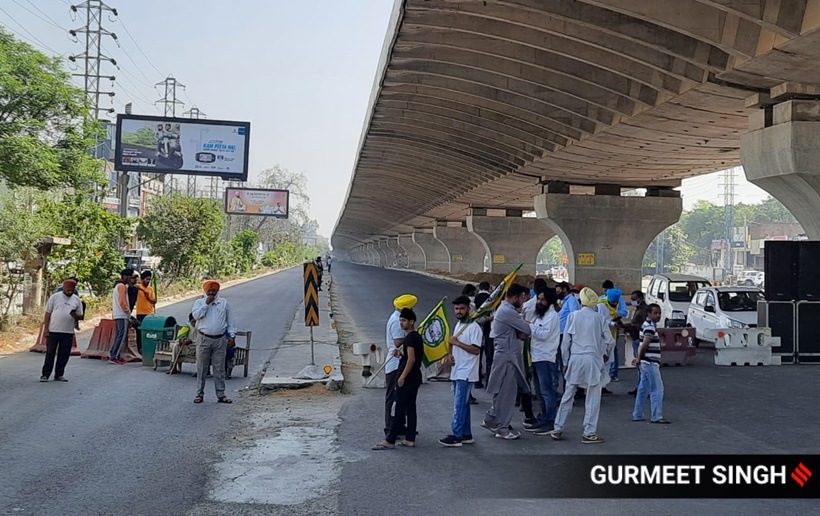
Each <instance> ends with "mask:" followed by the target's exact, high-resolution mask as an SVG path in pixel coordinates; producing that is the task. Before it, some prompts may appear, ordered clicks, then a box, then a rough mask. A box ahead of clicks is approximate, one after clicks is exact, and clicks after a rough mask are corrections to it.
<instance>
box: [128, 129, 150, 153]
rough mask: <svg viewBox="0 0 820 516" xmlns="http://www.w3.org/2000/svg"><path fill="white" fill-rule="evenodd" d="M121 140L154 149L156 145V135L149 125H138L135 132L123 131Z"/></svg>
mask: <svg viewBox="0 0 820 516" xmlns="http://www.w3.org/2000/svg"><path fill="white" fill-rule="evenodd" d="M122 142H123V143H129V144H131V145H141V146H143V147H150V148H152V149H154V148H156V146H157V136H156V134H155V133H154V130H153V129H151V128H150V127H140V128H139V129H137V132H135V133H128V132H125V131H123V133H122Z"/></svg>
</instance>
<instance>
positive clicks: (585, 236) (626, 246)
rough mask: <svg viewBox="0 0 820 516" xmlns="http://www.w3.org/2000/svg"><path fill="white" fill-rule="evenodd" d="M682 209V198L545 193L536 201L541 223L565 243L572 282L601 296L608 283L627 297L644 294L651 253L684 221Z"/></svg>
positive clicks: (676, 193) (671, 191) (672, 191)
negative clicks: (636, 292) (654, 245)
mask: <svg viewBox="0 0 820 516" xmlns="http://www.w3.org/2000/svg"><path fill="white" fill-rule="evenodd" d="M668 193H669V194H670V195H679V193H678V192H676V191H674V190H670V191H669V192H668ZM682 209H683V203H682V202H681V198H680V197H621V196H618V195H570V194H564V193H545V194H541V195H539V196H538V197H536V198H535V212H536V214H537V215H538V218H539V219H541V220H542V221H543V222H544V223H546V224H547V225H548V226H549V227H550V228H552V229H553V230H554V231H555V232H556V233H557V234H558V236H560V237H561V240H562V242H563V243H564V248H565V249H566V250H567V255H568V256H569V257H570V260H569V263H568V264H567V270H568V272H569V278H570V282H572V283H583V284H584V285H587V286H590V287H592V288H594V289H596V290H600V288H601V284H602V283H603V282H604V280H607V279H609V280H612V281H613V282H614V283H615V285H616V286H617V287H618V288H620V289H622V290H623V291H624V292H629V291H632V290H635V289H639V288H641V265H642V263H643V257H644V254H645V253H646V248H647V247H649V244H650V243H651V242H652V240H653V239H654V238H655V237H656V236H657V235H658V233H660V232H661V231H663V230H664V229H666V228H667V227H669V226H671V225H672V224H674V223H675V222H677V221H678V219H680V214H681V210H682Z"/></svg>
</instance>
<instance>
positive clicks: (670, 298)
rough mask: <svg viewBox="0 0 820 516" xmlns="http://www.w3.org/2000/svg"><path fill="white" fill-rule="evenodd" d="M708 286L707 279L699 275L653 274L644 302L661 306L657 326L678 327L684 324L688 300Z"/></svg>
mask: <svg viewBox="0 0 820 516" xmlns="http://www.w3.org/2000/svg"><path fill="white" fill-rule="evenodd" d="M708 286H711V283H709V280H707V279H706V278H701V277H700V276H687V275H684V274H655V275H654V276H652V280H651V281H650V282H649V288H648V289H647V292H646V302H647V303H656V304H658V305H659V306H660V307H661V321H660V324H659V326H661V327H663V328H680V327H682V326H686V314H687V312H688V310H689V302H690V301H692V298H693V297H694V296H695V292H697V291H698V290H699V289H701V288H703V287H708Z"/></svg>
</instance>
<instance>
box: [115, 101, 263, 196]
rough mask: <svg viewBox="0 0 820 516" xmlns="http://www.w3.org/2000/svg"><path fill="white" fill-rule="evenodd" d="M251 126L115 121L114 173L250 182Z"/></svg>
mask: <svg viewBox="0 0 820 516" xmlns="http://www.w3.org/2000/svg"><path fill="white" fill-rule="evenodd" d="M250 132H251V124H250V122H233V121H227V120H205V119H192V118H167V117H160V116H144V115H117V138H116V153H115V155H114V168H115V169H116V170H120V171H135V172H151V173H157V174H187V175H200V176H219V177H221V178H222V179H225V180H226V181H245V180H247V179H248V151H249V150H250Z"/></svg>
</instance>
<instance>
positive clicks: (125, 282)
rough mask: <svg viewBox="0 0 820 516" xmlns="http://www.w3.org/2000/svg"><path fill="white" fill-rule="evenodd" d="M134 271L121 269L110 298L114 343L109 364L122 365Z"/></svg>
mask: <svg viewBox="0 0 820 516" xmlns="http://www.w3.org/2000/svg"><path fill="white" fill-rule="evenodd" d="M133 273H134V271H133V270H131V269H123V270H122V271H120V279H119V281H117V283H116V284H114V293H113V295H112V296H111V297H112V304H113V309H112V312H113V318H114V325H115V331H114V343H113V344H112V345H111V353H110V354H109V356H108V363H109V364H117V365H122V364H124V363H125V360H123V359H122V358H120V352H121V351H122V347H123V345H124V344H125V343H126V342H127V339H128V321H129V320H130V319H131V306H129V304H128V286H129V285H130V284H131V278H132V277H133Z"/></svg>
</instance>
